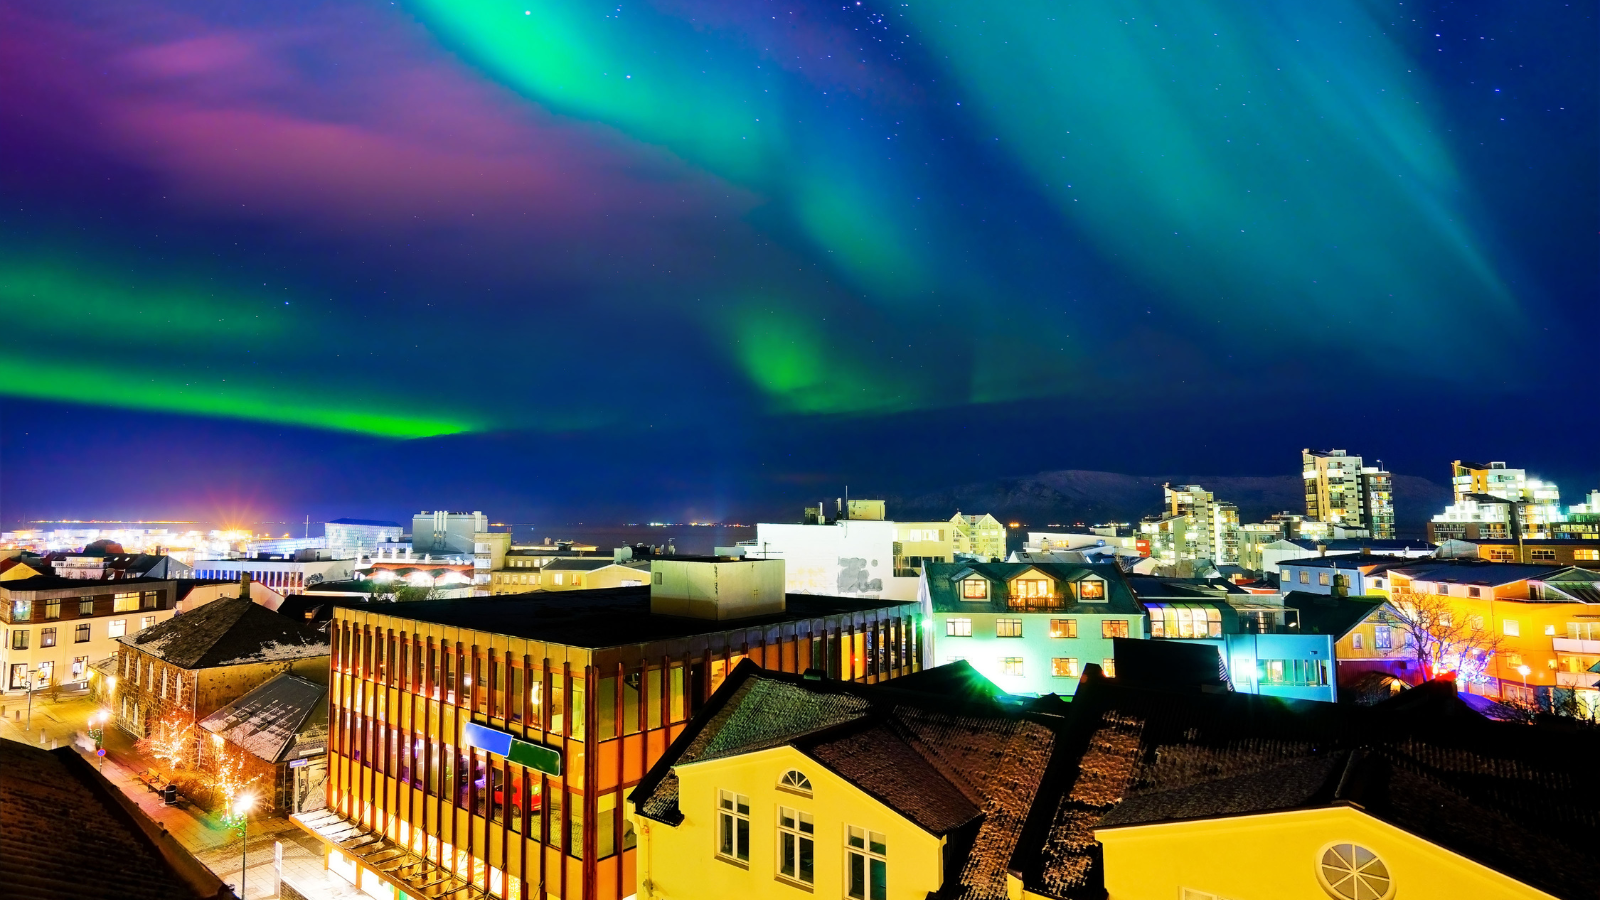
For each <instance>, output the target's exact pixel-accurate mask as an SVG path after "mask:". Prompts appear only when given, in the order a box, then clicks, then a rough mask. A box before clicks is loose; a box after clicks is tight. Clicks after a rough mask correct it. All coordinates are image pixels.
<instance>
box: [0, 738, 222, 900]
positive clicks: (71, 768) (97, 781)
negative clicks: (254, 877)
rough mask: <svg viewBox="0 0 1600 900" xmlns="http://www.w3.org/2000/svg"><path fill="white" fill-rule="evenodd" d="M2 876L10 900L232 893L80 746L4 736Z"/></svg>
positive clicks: (154, 899)
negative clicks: (46, 745) (44, 745)
mask: <svg viewBox="0 0 1600 900" xmlns="http://www.w3.org/2000/svg"><path fill="white" fill-rule="evenodd" d="M0 885H3V887H0V895H3V896H5V897H6V898H7V900H68V898H71V900H85V898H104V900H113V898H114V900H186V898H194V900H198V898H215V900H222V898H232V897H233V893H232V892H231V891H229V890H228V889H227V888H226V887H224V886H223V885H222V882H221V881H219V880H218V879H217V877H216V876H215V875H212V874H211V872H210V871H209V870H207V869H206V868H205V867H204V866H203V865H201V864H200V861H199V860H197V859H195V858H194V857H193V856H191V855H190V854H189V852H188V851H187V850H184V849H183V847H182V846H181V845H179V844H178V842H177V841H176V840H175V839H173V838H172V837H171V836H169V835H167V834H166V833H165V832H164V831H161V830H160V829H158V827H157V826H156V825H155V823H153V822H151V821H150V820H149V819H148V818H147V817H145V815H144V813H143V812H142V811H140V809H139V808H138V806H136V805H135V804H134V803H133V802H132V801H131V800H128V799H127V798H125V797H123V796H121V794H120V793H119V792H118V791H117V789H116V788H114V787H112V786H111V784H110V783H109V782H107V781H106V780H105V779H104V778H102V777H101V776H100V774H99V773H98V772H96V771H94V768H93V767H92V766H90V765H89V763H87V762H85V761H84V760H83V758H82V757H80V756H78V754H77V752H76V751H74V750H72V749H70V748H66V747H63V748H61V749H59V750H42V749H39V748H36V747H30V746H28V745H26V744H19V743H16V742H15V741H8V740H3V739H0Z"/></svg>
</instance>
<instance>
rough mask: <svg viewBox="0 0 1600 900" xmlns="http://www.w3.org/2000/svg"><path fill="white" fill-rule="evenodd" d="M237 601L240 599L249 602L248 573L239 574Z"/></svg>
mask: <svg viewBox="0 0 1600 900" xmlns="http://www.w3.org/2000/svg"><path fill="white" fill-rule="evenodd" d="M239 599H241V600H249V599H250V573H249V572H240V573H239Z"/></svg>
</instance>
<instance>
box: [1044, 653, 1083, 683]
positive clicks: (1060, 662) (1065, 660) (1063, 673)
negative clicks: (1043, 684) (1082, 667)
mask: <svg viewBox="0 0 1600 900" xmlns="http://www.w3.org/2000/svg"><path fill="white" fill-rule="evenodd" d="M1050 674H1051V675H1053V676H1055V677H1056V678H1077V677H1078V660H1077V658H1076V657H1072V656H1058V657H1056V658H1055V659H1052V660H1050Z"/></svg>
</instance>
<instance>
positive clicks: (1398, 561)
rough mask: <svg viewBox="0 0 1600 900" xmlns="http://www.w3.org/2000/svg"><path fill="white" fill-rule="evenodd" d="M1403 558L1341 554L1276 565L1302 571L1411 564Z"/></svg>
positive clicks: (1372, 554) (1373, 554)
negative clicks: (1297, 567)
mask: <svg viewBox="0 0 1600 900" xmlns="http://www.w3.org/2000/svg"><path fill="white" fill-rule="evenodd" d="M1411 562H1412V560H1408V559H1406V558H1405V557H1403V556H1387V555H1384V554H1382V553H1343V554H1339V555H1337V556H1305V557H1301V558H1299V559H1286V560H1283V561H1281V562H1279V563H1278V565H1280V566H1299V567H1300V568H1303V569H1358V568H1360V569H1365V568H1372V567H1377V566H1404V565H1407V564H1408V563H1411Z"/></svg>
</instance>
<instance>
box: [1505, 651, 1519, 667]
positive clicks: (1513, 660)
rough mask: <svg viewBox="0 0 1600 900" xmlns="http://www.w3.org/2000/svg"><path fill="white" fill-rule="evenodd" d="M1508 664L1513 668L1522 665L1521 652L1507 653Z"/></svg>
mask: <svg viewBox="0 0 1600 900" xmlns="http://www.w3.org/2000/svg"><path fill="white" fill-rule="evenodd" d="M1506 665H1508V666H1510V667H1511V668H1513V669H1515V668H1516V667H1517V666H1520V665H1522V654H1521V653H1507V654H1506Z"/></svg>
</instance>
